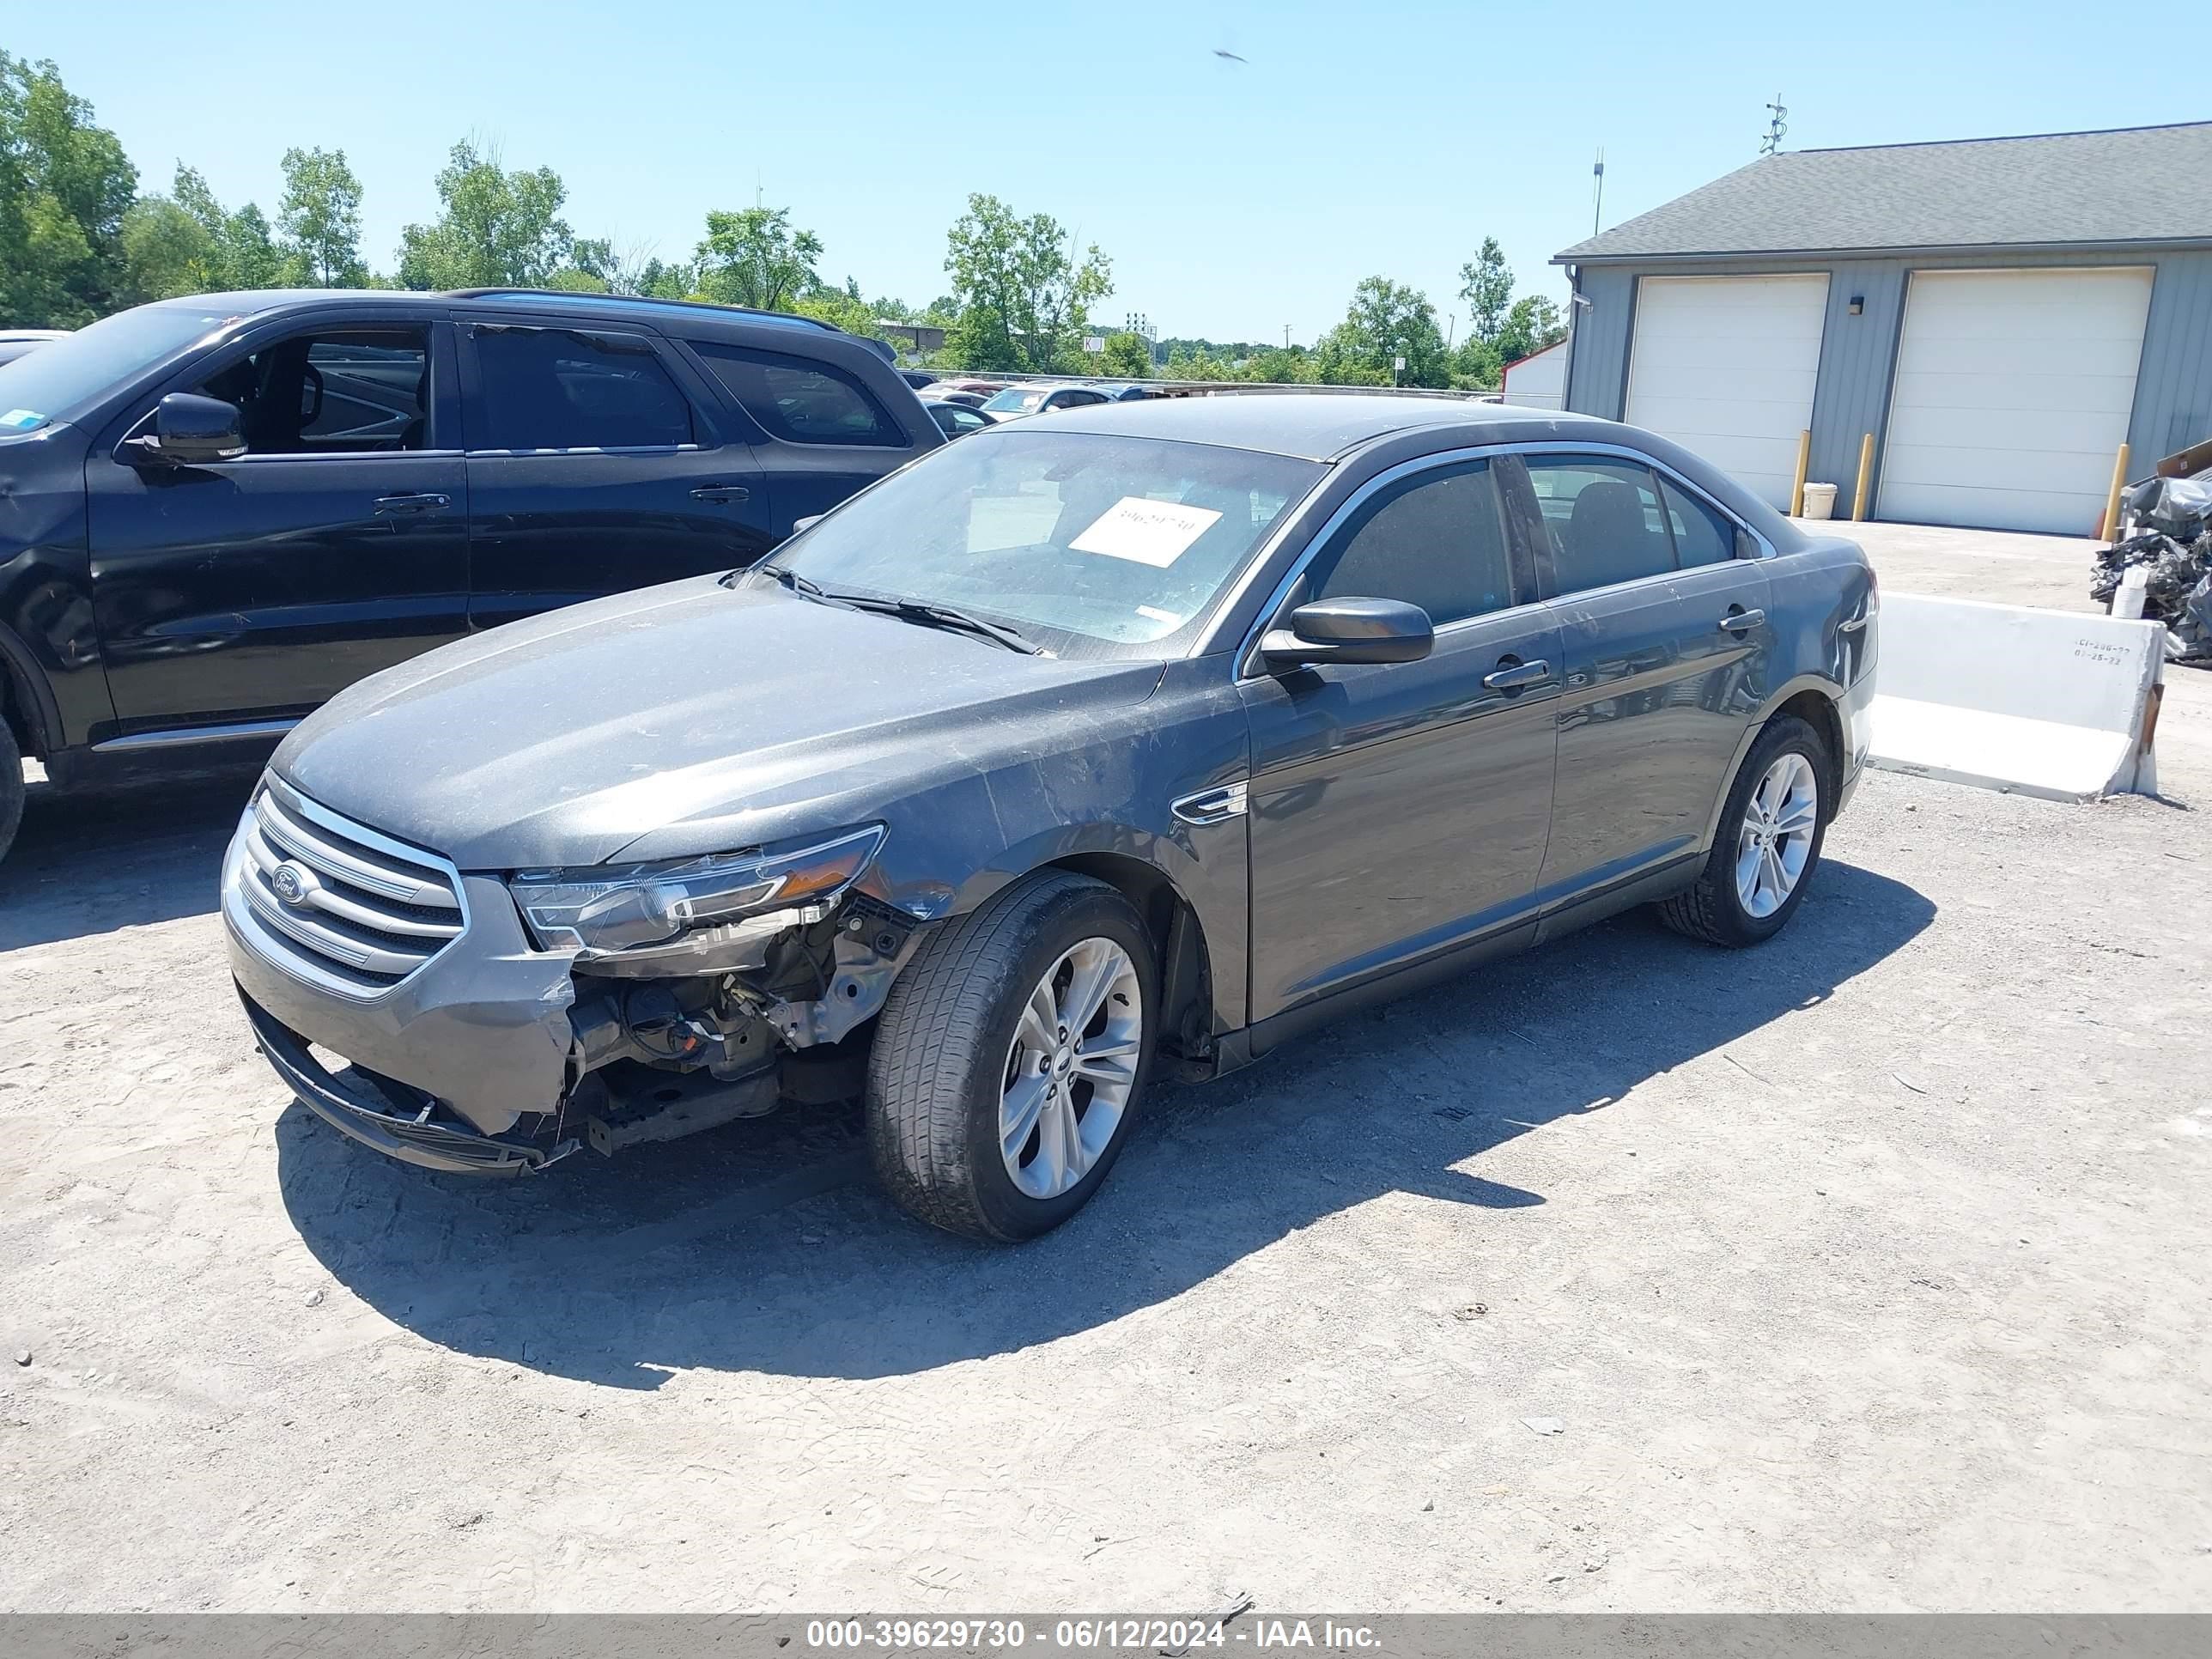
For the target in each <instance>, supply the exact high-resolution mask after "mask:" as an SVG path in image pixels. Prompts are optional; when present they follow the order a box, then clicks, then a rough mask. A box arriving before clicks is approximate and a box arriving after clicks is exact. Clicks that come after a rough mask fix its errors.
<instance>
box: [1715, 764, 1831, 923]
mask: <svg viewBox="0 0 2212 1659" xmlns="http://www.w3.org/2000/svg"><path fill="white" fill-rule="evenodd" d="M1819 828H1820V778H1819V775H1817V774H1816V773H1815V772H1814V769H1813V763H1812V762H1811V761H1809V760H1808V759H1807V758H1806V757H1804V756H1802V755H1801V754H1799V753H1798V752H1797V751H1796V750H1794V749H1793V750H1788V751H1786V752H1785V753H1784V754H1781V755H1778V756H1777V757H1775V760H1774V764H1773V765H1771V766H1770V767H1768V768H1767V769H1766V775H1765V776H1764V777H1762V778H1760V779H1759V787H1757V788H1756V789H1753V791H1752V792H1751V799H1749V800H1747V801H1746V802H1745V803H1744V808H1743V826H1742V828H1741V829H1740V830H1738V831H1737V836H1736V854H1735V895H1736V898H1737V900H1738V901H1739V902H1741V904H1742V906H1743V909H1744V914H1745V915H1747V916H1750V917H1751V918H1752V919H1753V921H1764V920H1765V918H1767V917H1768V916H1771V915H1773V914H1774V913H1775V912H1776V911H1777V910H1779V909H1780V908H1782V907H1783V906H1784V904H1786V903H1788V902H1790V894H1791V893H1793V892H1795V891H1796V887H1797V882H1798V878H1800V877H1802V875H1803V874H1804V873H1805V863H1806V860H1808V859H1809V858H1811V857H1812V855H1813V835H1814V831H1815V830H1816V829H1819Z"/></svg>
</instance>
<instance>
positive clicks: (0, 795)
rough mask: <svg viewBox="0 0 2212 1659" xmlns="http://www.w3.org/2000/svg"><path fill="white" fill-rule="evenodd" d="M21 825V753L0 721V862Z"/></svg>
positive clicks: (6, 853)
mask: <svg viewBox="0 0 2212 1659" xmlns="http://www.w3.org/2000/svg"><path fill="white" fill-rule="evenodd" d="M22 822H23V754H22V751H21V750H20V749H18V748H16V746H15V733H14V732H11V731H9V729H8V723H7V722H6V721H5V720H0V859H4V858H6V857H7V856H8V849H9V848H10V847H12V846H13V845H15V831H16V830H17V829H19V828H20V827H21V824H22Z"/></svg>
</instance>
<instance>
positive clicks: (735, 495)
mask: <svg viewBox="0 0 2212 1659" xmlns="http://www.w3.org/2000/svg"><path fill="white" fill-rule="evenodd" d="M752 495H753V492H752V491H751V490H750V489H746V488H745V487H744V485H743V484H701V485H700V486H699V487H698V488H697V489H695V490H693V491H692V492H691V499H692V500H693V501H713V502H714V504H715V505H716V506H718V507H719V506H726V505H727V504H729V503H731V502H732V501H750V500H751V499H752Z"/></svg>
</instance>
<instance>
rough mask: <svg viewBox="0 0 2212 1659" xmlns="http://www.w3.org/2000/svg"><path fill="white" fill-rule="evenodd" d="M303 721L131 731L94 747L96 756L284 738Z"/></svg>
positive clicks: (272, 721)
mask: <svg viewBox="0 0 2212 1659" xmlns="http://www.w3.org/2000/svg"><path fill="white" fill-rule="evenodd" d="M299 723H300V722H299V721H298V720H240V721H234V722H233V723H231V724H230V725H228V726H167V727H164V728H162V729H161V730H160V731H155V732H128V733H126V734H125V735H124V736H122V737H119V738H106V739H104V740H102V741H101V742H99V743H95V744H93V745H92V752H93V753H94V754H95V755H109V754H115V753H118V752H121V751H125V750H137V749H179V748H182V747H184V746H185V745H186V744H196V743H228V742H240V743H242V742H244V741H246V739H248V738H281V737H283V735H284V734H285V733H286V732H289V731H290V730H291V729H292V728H293V727H294V726H297V725H298V724H299Z"/></svg>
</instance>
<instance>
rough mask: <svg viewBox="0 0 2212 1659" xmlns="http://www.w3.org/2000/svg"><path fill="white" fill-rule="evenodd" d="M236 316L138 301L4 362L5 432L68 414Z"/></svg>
mask: <svg viewBox="0 0 2212 1659" xmlns="http://www.w3.org/2000/svg"><path fill="white" fill-rule="evenodd" d="M236 320H237V314H236V313H232V312H227V311H204V310H202V309H201V308H200V307H197V306H167V305H155V306H138V307H134V308H132V309H131V310H129V311H118V312H117V313H115V315H113V316H112V317H107V318H103V319H101V320H100V321H99V322H96V323H94V324H93V325H91V326H90V327H89V328H81V329H79V330H78V331H76V333H74V334H71V335H70V336H68V337H66V338H64V339H59V340H56V341H55V342H53V343H52V344H51V345H44V346H40V348H39V349H37V350H36V351H33V352H32V353H30V354H29V355H28V356H22V357H18V358H17V359H15V362H12V363H0V437H4V436H9V435H14V434H16V433H21V432H35V431H37V430H38V429H39V428H40V427H42V426H45V425H46V424H47V423H48V422H52V421H58V420H64V419H66V418H68V416H70V414H72V413H73V412H75V411H76V410H77V409H79V408H81V407H82V405H84V404H88V403H90V402H92V401H93V400H94V398H98V397H99V396H100V394H101V393H102V392H106V390H107V389H108V388H109V387H110V386H113V385H114V384H115V383H116V382H117V381H118V380H122V379H123V378H124V377H125V376H126V375H128V374H131V371H132V370H134V369H137V368H143V367H145V366H147V365H149V364H151V363H156V362H160V361H161V359H162V358H164V357H167V356H172V355H173V354H174V353H176V352H179V351H181V350H183V349H184V348H185V347H186V346H188V345H190V344H191V343H192V342H193V341H195V340H197V339H198V338H199V337H200V336H202V335H203V334H205V333H207V332H208V331H210V330H211V329H216V328H220V327H222V325H224V324H225V323H229V322H235V321H236Z"/></svg>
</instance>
